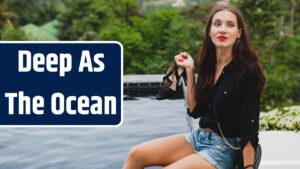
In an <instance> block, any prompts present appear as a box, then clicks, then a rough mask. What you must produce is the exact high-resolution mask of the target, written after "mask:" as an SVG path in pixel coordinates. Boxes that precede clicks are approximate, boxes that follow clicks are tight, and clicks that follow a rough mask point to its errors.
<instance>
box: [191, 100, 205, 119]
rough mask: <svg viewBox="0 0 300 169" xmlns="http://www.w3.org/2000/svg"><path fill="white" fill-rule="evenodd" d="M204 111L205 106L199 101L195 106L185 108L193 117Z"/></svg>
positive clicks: (200, 114) (197, 116)
mask: <svg viewBox="0 0 300 169" xmlns="http://www.w3.org/2000/svg"><path fill="white" fill-rule="evenodd" d="M205 112H206V109H205V106H201V105H200V104H199V103H197V104H196V106H195V108H194V109H193V110H192V111H190V110H189V108H188V109H187V114H188V115H189V116H191V117H193V118H194V119H197V118H199V117H202V116H203V115H204V114H205Z"/></svg>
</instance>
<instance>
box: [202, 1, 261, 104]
mask: <svg viewBox="0 0 300 169" xmlns="http://www.w3.org/2000/svg"><path fill="white" fill-rule="evenodd" d="M222 10H228V11H230V12H232V13H233V14H235V15H236V17H237V24H238V29H240V30H241V36H240V38H239V39H237V40H236V42H235V43H234V45H233V48H232V54H233V58H234V60H235V61H236V63H237V64H238V65H239V66H241V67H243V68H244V69H243V70H244V71H243V72H246V71H247V70H248V71H252V72H253V71H255V72H256V73H257V77H258V79H259V83H258V85H257V90H259V92H262V90H263V88H264V85H265V76H264V74H263V72H262V69H261V66H260V64H259V60H258V56H257V54H256V52H255V50H254V49H253V47H252V44H251V40H250V37H249V34H248V31H247V27H246V24H245V21H244V19H243V16H242V14H241V12H240V11H239V10H238V9H237V8H235V7H233V6H231V5H229V4H228V3H224V2H223V3H217V4H216V5H215V6H214V8H213V9H212V11H211V13H210V15H209V17H208V20H207V24H206V27H205V34H204V38H203V48H202V50H201V53H200V63H199V74H198V75H199V76H200V78H198V79H200V80H199V81H198V82H197V86H196V93H197V94H196V100H197V101H198V102H200V101H203V99H204V100H207V99H209V98H205V97H202V96H209V95H210V94H207V93H208V92H211V91H212V88H213V86H214V76H215V67H216V48H215V45H214V44H213V42H212V40H211V38H210V36H209V31H210V28H211V25H212V19H213V16H214V15H215V13H217V12H219V11H222ZM241 74H242V73H241Z"/></svg>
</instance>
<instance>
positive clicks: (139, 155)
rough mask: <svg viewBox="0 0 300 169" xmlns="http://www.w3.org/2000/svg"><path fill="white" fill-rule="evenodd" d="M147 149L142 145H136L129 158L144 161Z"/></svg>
mask: <svg viewBox="0 0 300 169" xmlns="http://www.w3.org/2000/svg"><path fill="white" fill-rule="evenodd" d="M145 155H146V153H145V151H144V150H143V147H142V146H141V145H136V146H134V147H132V148H131V150H130V151H129V155H128V159H129V160H131V161H135V162H139V163H142V162H143V161H144V158H145Z"/></svg>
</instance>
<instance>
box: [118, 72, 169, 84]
mask: <svg viewBox="0 0 300 169" xmlns="http://www.w3.org/2000/svg"><path fill="white" fill-rule="evenodd" d="M123 77H124V78H123V83H161V82H162V78H163V77H164V74H149V75H124V76H123Z"/></svg>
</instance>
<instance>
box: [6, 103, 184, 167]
mask: <svg viewBox="0 0 300 169" xmlns="http://www.w3.org/2000/svg"><path fill="white" fill-rule="evenodd" d="M185 113H186V108H185V105H184V100H183V99H179V100H162V101H158V100H155V99H153V98H139V99H138V100H128V101H124V121H123V124H122V125H121V126H120V127H118V128H0V168H1V169H2V168H3V169H120V168H121V167H122V165H123V163H124V160H125V159H126V157H127V154H128V151H129V150H130V148H131V147H132V146H134V145H136V144H138V143H141V142H144V141H147V140H151V139H155V138H158V137H163V136H168V135H172V134H178V133H183V132H188V130H189V129H188V127H187V125H186V119H185V118H186V116H185ZM157 168H158V167H150V168H148V169H157Z"/></svg>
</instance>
